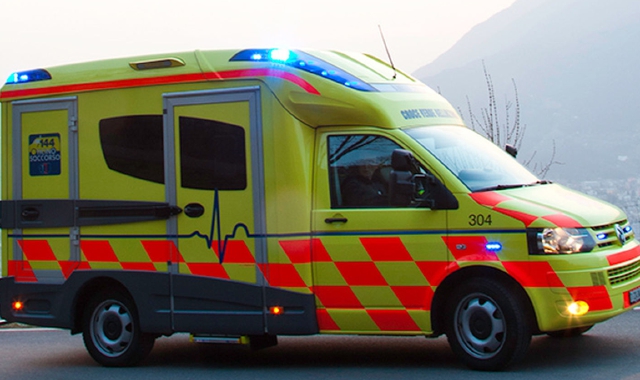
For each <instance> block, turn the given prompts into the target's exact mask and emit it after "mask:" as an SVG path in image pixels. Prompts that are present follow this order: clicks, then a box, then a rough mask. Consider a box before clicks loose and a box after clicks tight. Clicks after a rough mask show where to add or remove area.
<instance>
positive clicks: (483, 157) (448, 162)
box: [406, 126, 546, 191]
mask: <svg viewBox="0 0 640 380" xmlns="http://www.w3.org/2000/svg"><path fill="white" fill-rule="evenodd" d="M406 133H407V134H408V135H409V136H411V137H413V138H414V139H415V140H417V141H418V142H419V143H420V144H421V145H422V146H423V147H425V148H426V149H427V150H428V151H429V152H430V153H431V154H432V155H434V156H435V157H436V158H437V159H438V160H440V162H442V163H443V164H444V165H445V166H446V167H447V168H448V169H449V170H451V172H452V173H453V174H454V175H455V176H456V177H458V178H459V179H460V181H462V182H463V183H464V184H465V185H466V186H467V187H468V188H469V190H471V191H483V190H500V189H508V188H512V187H520V186H527V185H533V184H538V183H546V182H543V181H539V180H538V178H536V176H534V175H533V174H531V172H529V171H528V170H527V169H525V167H524V166H522V165H521V164H520V163H518V161H516V160H515V159H514V158H513V157H511V156H510V155H509V154H507V153H506V152H505V151H503V150H502V149H500V148H498V147H497V146H496V145H495V144H493V143H492V142H491V141H489V140H487V139H486V138H484V137H482V136H480V135H479V134H477V133H476V132H474V131H472V130H470V129H468V128H466V127H456V126H440V127H419V128H412V129H408V130H406Z"/></svg>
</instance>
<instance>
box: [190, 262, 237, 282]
mask: <svg viewBox="0 0 640 380" xmlns="http://www.w3.org/2000/svg"><path fill="white" fill-rule="evenodd" d="M187 267H189V270H190V271H191V274H194V275H196V276H207V277H215V278H225V279H229V274H228V273H227V271H226V270H225V269H224V267H223V266H222V264H219V263H188V264H187Z"/></svg>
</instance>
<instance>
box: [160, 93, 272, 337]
mask: <svg viewBox="0 0 640 380" xmlns="http://www.w3.org/2000/svg"><path fill="white" fill-rule="evenodd" d="M259 95H260V93H259V88H258V87H250V88H240V89H231V90H211V91H199V92H188V93H177V94H176V93H174V94H166V95H165V96H164V108H165V115H164V133H165V136H164V140H165V162H166V163H167V165H165V184H166V189H167V190H166V192H167V202H168V203H169V204H171V205H176V206H178V207H180V208H181V209H182V210H183V211H182V212H181V213H180V214H179V215H177V217H174V218H171V219H169V221H168V226H167V229H168V234H169V236H170V238H171V239H172V240H173V241H174V243H175V247H176V248H177V252H175V253H174V254H173V255H172V257H173V259H172V260H173V262H172V263H171V270H170V272H171V278H172V280H171V283H172V285H171V286H172V315H173V323H174V330H175V331H190V332H211V330H210V329H211V326H217V327H215V328H214V329H215V332H217V333H226V334H233V333H242V334H262V333H263V332H264V328H265V327H264V316H263V310H264V297H263V294H264V292H263V286H264V278H263V277H262V275H261V272H260V270H259V265H260V264H261V263H264V262H265V261H266V243H265V241H264V239H263V238H262V237H264V234H265V230H266V228H265V215H264V179H263V172H262V170H261V157H262V136H261V127H260V118H259V99H260V96H259Z"/></svg>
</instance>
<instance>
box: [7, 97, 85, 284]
mask: <svg viewBox="0 0 640 380" xmlns="http://www.w3.org/2000/svg"><path fill="white" fill-rule="evenodd" d="M11 149H12V154H11V162H12V163H11V167H12V181H11V186H12V197H13V199H14V200H15V201H18V203H17V204H16V207H17V208H18V210H16V215H17V218H18V219H17V220H16V227H17V228H15V229H13V230H12V231H11V232H10V233H9V237H10V239H11V240H13V243H12V244H10V247H3V249H10V250H12V253H11V254H10V256H9V257H11V258H12V260H10V261H9V268H8V269H9V273H10V274H11V275H14V276H15V278H16V281H28V282H35V281H37V282H41V283H42V282H45V283H46V282H48V283H62V282H64V280H65V279H66V278H67V277H68V276H69V275H70V273H71V272H72V271H73V269H74V268H75V267H76V266H77V264H78V261H79V255H80V249H79V245H78V230H77V228H74V227H70V226H71V225H73V222H72V220H73V217H72V214H71V215H69V213H66V212H62V211H61V210H62V209H61V205H67V204H68V203H66V202H71V201H72V200H75V199H77V198H78V177H77V173H78V143H77V100H76V98H75V97H67V98H59V99H47V100H42V101H32V100H30V101H18V102H14V103H13V104H12V141H11ZM68 209H69V210H72V208H71V207H69V208H68Z"/></svg>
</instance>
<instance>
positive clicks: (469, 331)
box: [454, 294, 506, 359]
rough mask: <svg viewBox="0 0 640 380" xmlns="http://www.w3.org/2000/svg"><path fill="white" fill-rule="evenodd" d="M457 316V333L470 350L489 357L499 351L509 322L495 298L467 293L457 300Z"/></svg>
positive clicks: (465, 347) (461, 341)
mask: <svg viewBox="0 0 640 380" xmlns="http://www.w3.org/2000/svg"><path fill="white" fill-rule="evenodd" d="M454 318H455V333H456V337H457V338H458V341H459V342H460V343H461V345H462V348H463V349H464V350H465V351H466V352H467V353H468V354H470V355H472V356H474V357H476V358H479V359H488V358H491V357H493V356H495V355H496V354H497V353H498V352H500V349H501V348H502V346H503V344H504V341H505V339H504V338H505V334H506V325H505V321H504V317H503V315H502V310H500V307H499V306H498V304H497V303H496V302H495V301H494V300H493V299H491V298H490V297H487V296H486V295H483V294H471V295H468V296H467V297H465V298H464V299H463V300H462V301H461V302H460V303H459V304H458V307H457V308H456V312H455V317H454Z"/></svg>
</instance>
